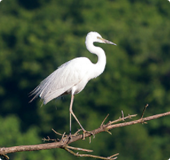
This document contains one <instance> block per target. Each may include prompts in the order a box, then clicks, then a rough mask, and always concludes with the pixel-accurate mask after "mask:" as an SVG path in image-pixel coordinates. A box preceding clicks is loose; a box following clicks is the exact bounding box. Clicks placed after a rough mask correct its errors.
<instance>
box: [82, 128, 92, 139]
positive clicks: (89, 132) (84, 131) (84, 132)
mask: <svg viewBox="0 0 170 160" xmlns="http://www.w3.org/2000/svg"><path fill="white" fill-rule="evenodd" d="M86 133H88V134H90V135H93V138H95V134H94V133H93V132H91V131H86V130H83V138H82V139H83V140H85V137H86Z"/></svg>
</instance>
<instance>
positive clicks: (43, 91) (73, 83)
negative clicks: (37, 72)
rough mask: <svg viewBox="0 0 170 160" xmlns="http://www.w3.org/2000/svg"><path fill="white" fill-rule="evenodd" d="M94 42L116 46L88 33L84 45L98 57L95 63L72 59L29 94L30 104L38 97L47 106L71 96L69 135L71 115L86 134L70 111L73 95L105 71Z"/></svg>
mask: <svg viewBox="0 0 170 160" xmlns="http://www.w3.org/2000/svg"><path fill="white" fill-rule="evenodd" d="M94 42H99V43H108V44H112V45H116V44H115V43H113V42H110V41H108V40H106V39H104V38H102V37H101V35H100V34H99V33H97V32H89V33H88V34H87V36H86V41H85V44H86V47H87V49H88V50H89V52H91V53H93V54H96V55H97V56H98V61H97V63H95V64H94V63H92V62H91V61H90V60H89V59H88V58H86V57H78V58H74V59H72V60H70V61H68V62H66V63H64V64H63V65H61V66H60V67H59V68H58V69H57V70H55V71H54V72H53V73H51V74H50V75H49V76H48V77H47V78H45V79H44V80H43V81H42V82H41V83H40V84H39V85H38V86H37V87H36V88H35V89H34V90H33V91H32V92H31V95H34V97H33V98H32V100H31V101H30V102H32V101H33V100H34V99H35V98H36V97H38V96H39V97H40V98H41V99H43V100H44V101H43V102H44V104H47V103H48V102H49V101H51V100H53V99H54V98H57V97H60V96H62V95H65V94H71V102H70V134H71V115H73V117H74V118H75V119H76V121H77V123H78V124H79V125H80V127H81V129H82V130H83V132H86V130H85V129H84V128H83V126H82V125H81V124H80V122H79V120H78V119H77V117H76V116H75V114H74V113H73V110H72V106H73V100H74V95H75V94H77V93H79V92H81V91H82V90H83V89H84V87H85V86H86V84H87V83H88V81H89V80H90V79H93V78H96V77H97V76H99V75H100V74H101V73H102V72H103V71H104V69H105V65H106V55H105V52H104V50H103V49H102V48H100V47H96V46H94V45H93V43H94Z"/></svg>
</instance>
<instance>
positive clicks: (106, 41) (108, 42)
mask: <svg viewBox="0 0 170 160" xmlns="http://www.w3.org/2000/svg"><path fill="white" fill-rule="evenodd" d="M97 38H98V39H100V40H101V41H102V42H103V43H107V44H113V45H116V44H115V43H113V42H111V41H108V40H106V39H104V38H101V37H97Z"/></svg>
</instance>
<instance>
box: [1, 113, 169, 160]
mask: <svg viewBox="0 0 170 160" xmlns="http://www.w3.org/2000/svg"><path fill="white" fill-rule="evenodd" d="M168 115H170V111H169V112H166V113H162V114H157V115H153V116H149V117H146V118H143V117H142V118H140V119H138V120H134V121H129V122H123V123H117V122H120V121H123V120H125V119H130V118H132V117H134V116H136V115H128V116H127V117H124V116H123V118H119V119H117V120H115V121H110V122H108V123H107V124H105V125H104V121H105V119H106V118H107V117H106V118H105V119H104V120H103V122H102V124H101V126H100V127H99V128H97V129H95V130H93V131H90V132H87V133H85V134H84V137H90V136H92V134H93V135H95V134H98V133H100V132H109V130H111V129H113V128H118V127H124V126H129V125H134V124H138V123H143V122H146V121H150V120H153V119H157V118H160V117H163V116H168ZM114 123H117V124H114ZM78 132H79V131H78ZM78 132H76V134H73V135H72V138H71V139H70V138H69V136H67V135H65V134H63V135H62V139H60V140H57V141H55V142H54V140H53V142H51V143H45V144H37V145H23V146H13V147H1V148H0V155H2V156H5V155H6V154H8V153H14V152H23V151H37V150H45V149H52V148H63V149H65V148H67V150H68V149H69V150H70V148H69V147H68V144H71V143H72V142H75V141H78V140H80V139H82V138H83V135H82V134H78ZM109 133H110V132H109ZM57 134H58V133H57ZM47 140H48V141H50V138H49V137H47ZM65 150H66V149H65ZM76 155H79V154H77V153H76ZM79 156H82V155H81V154H80V155H79ZM84 156H85V157H88V156H89V155H88V156H87V155H86V154H85V155H84ZM92 156H93V155H92ZM92 156H91V157H92ZM97 157H98V158H99V157H100V156H96V157H94V158H97ZM104 158H105V159H109V157H104ZM100 159H102V158H101V157H100ZM110 159H111V158H110ZM112 159H113V158H112Z"/></svg>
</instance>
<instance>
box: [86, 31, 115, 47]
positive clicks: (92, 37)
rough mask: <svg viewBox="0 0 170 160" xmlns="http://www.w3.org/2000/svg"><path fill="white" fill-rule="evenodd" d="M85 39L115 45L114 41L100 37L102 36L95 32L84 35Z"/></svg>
mask: <svg viewBox="0 0 170 160" xmlns="http://www.w3.org/2000/svg"><path fill="white" fill-rule="evenodd" d="M86 41H92V42H98V43H107V44H112V45H116V44H115V43H113V42H111V41H108V40H106V39H104V38H102V36H101V35H100V34H99V33H97V32H89V33H88V34H87V36H86Z"/></svg>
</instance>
